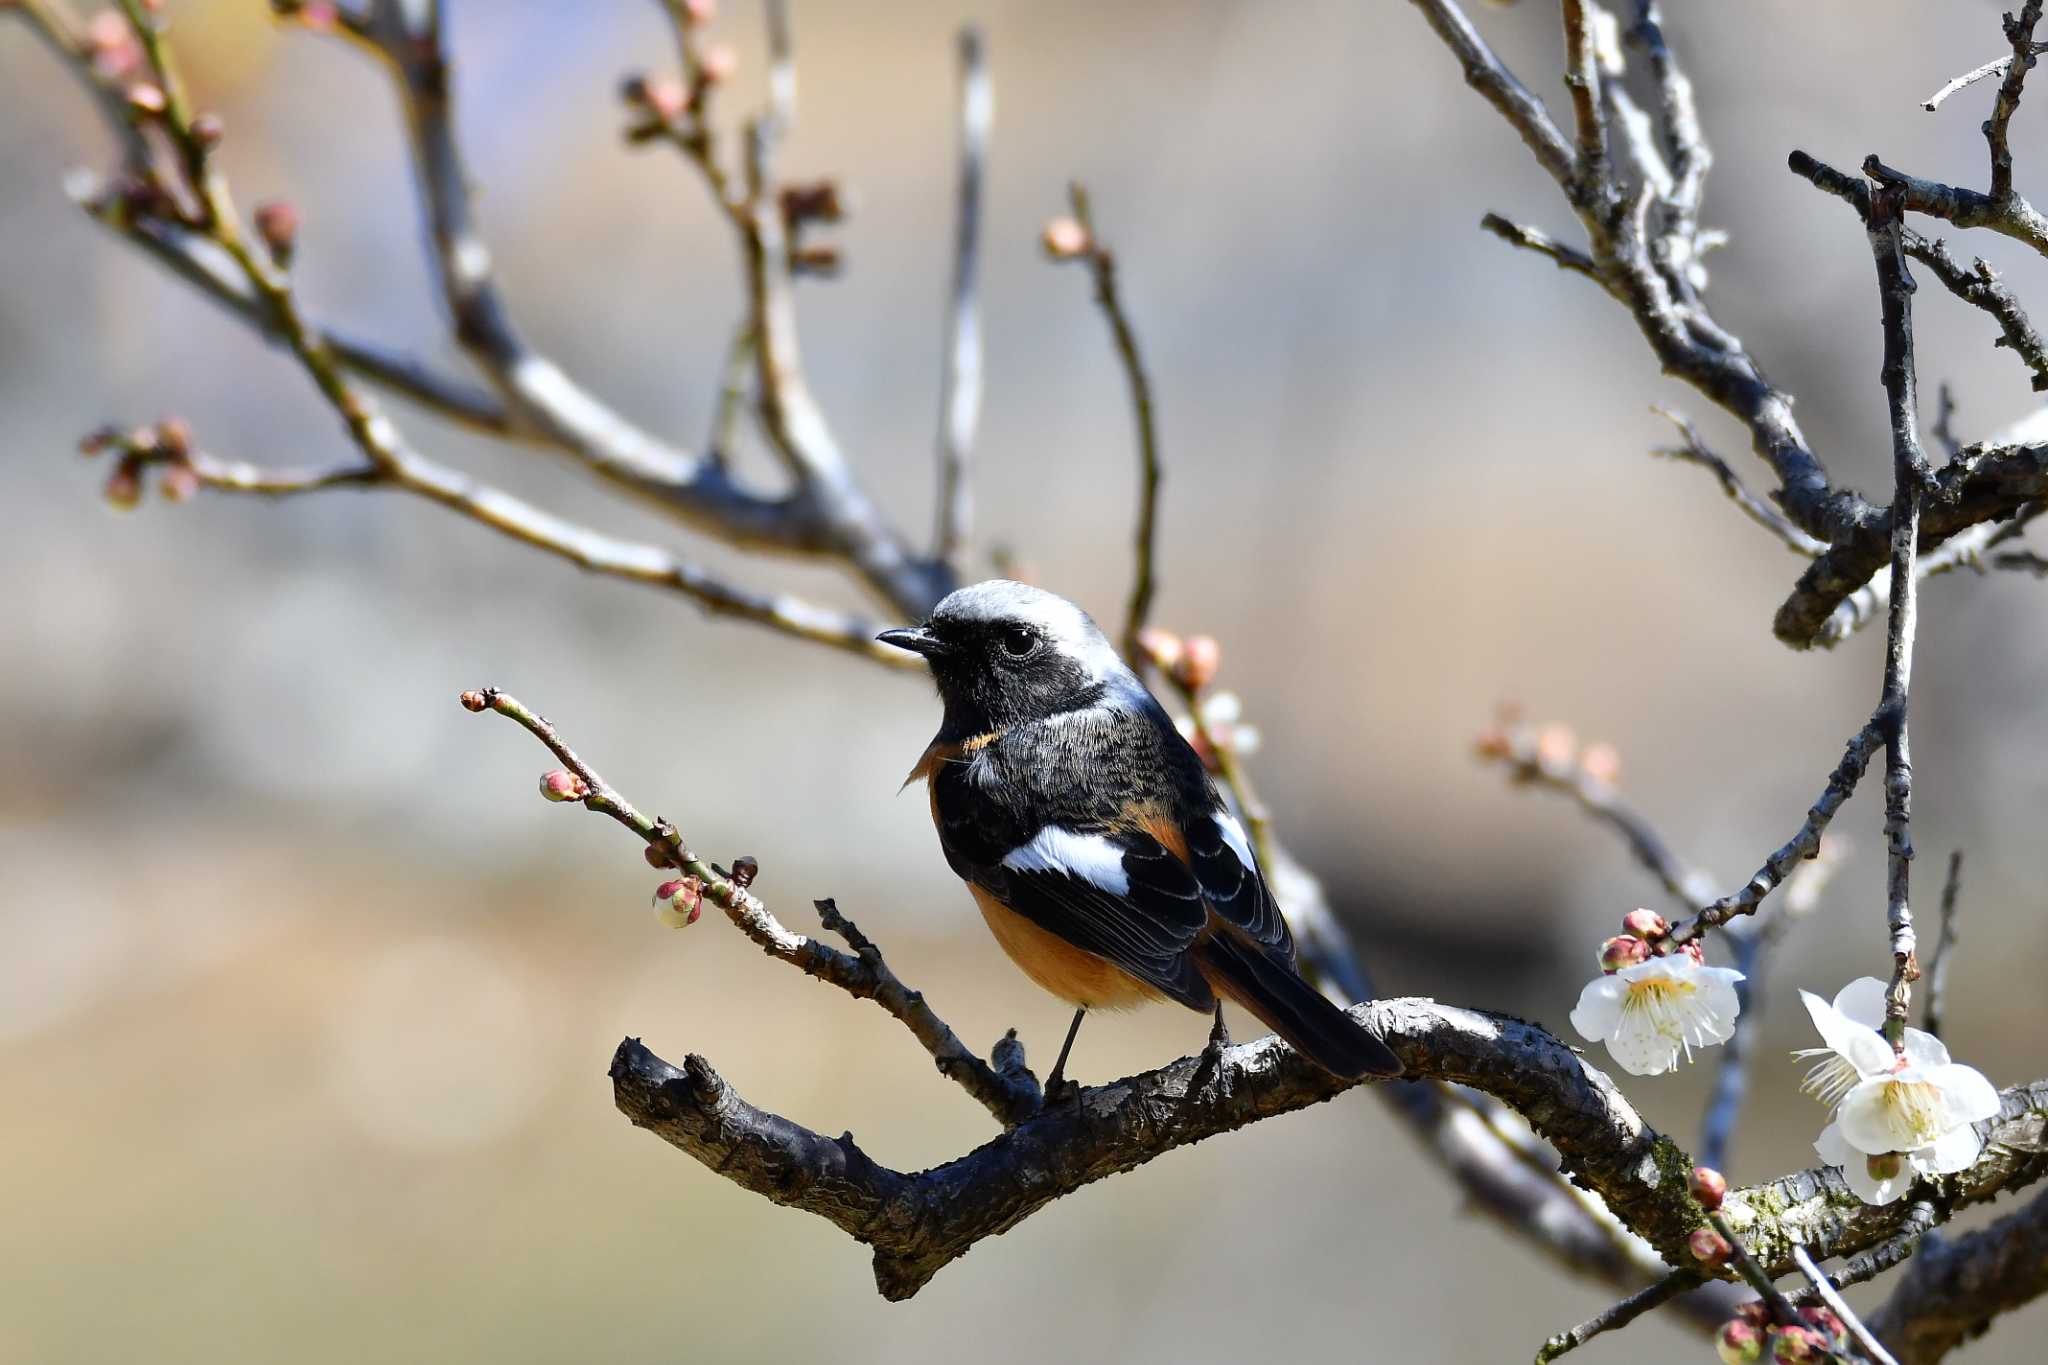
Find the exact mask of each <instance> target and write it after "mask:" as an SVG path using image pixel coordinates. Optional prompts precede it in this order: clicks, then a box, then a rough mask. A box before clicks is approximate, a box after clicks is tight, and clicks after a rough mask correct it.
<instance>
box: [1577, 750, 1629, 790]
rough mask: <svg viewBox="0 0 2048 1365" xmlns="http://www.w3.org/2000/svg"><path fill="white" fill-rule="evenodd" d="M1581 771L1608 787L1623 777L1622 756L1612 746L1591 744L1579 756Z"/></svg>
mask: <svg viewBox="0 0 2048 1365" xmlns="http://www.w3.org/2000/svg"><path fill="white" fill-rule="evenodd" d="M1579 771H1580V772H1582V773H1584V774H1585V775H1586V776H1588V777H1590V778H1592V779H1593V780H1594V781H1595V782H1602V783H1605V784H1607V785H1608V786H1612V785H1614V781H1615V779H1616V778H1618V777H1620V776H1621V755H1620V753H1618V752H1617V751H1616V750H1615V747H1614V746H1613V745H1612V744H1589V745H1587V746H1586V752H1585V753H1583V754H1580V755H1579Z"/></svg>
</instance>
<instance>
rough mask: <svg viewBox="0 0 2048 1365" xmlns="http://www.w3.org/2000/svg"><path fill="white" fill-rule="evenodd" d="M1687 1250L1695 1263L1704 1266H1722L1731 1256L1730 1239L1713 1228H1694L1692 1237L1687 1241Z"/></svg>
mask: <svg viewBox="0 0 2048 1365" xmlns="http://www.w3.org/2000/svg"><path fill="white" fill-rule="evenodd" d="M1685 1248H1686V1250H1687V1251H1690V1252H1691V1253H1692V1258H1693V1259H1694V1260H1695V1261H1698V1262H1699V1263H1700V1264H1701V1265H1704V1266H1717V1265H1722V1264H1724V1263H1725V1262H1726V1261H1727V1260H1728V1257H1729V1254H1730V1248H1729V1246H1728V1239H1727V1238H1725V1237H1723V1236H1722V1235H1721V1234H1720V1233H1718V1232H1716V1231H1714V1229H1712V1228H1694V1229H1693V1230H1692V1235H1690V1236H1689V1237H1687V1238H1686V1239H1685Z"/></svg>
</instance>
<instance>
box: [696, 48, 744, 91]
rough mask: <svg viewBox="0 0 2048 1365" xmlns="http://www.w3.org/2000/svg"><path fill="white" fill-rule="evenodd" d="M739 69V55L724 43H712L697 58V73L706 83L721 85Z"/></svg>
mask: <svg viewBox="0 0 2048 1365" xmlns="http://www.w3.org/2000/svg"><path fill="white" fill-rule="evenodd" d="M739 69H740V57H739V54H738V53H737V52H734V51H733V50H732V49H731V48H730V47H727V46H726V45H725V44H724V43H712V44H710V45H709V46H707V47H706V48H705V49H704V55H703V56H701V57H699V58H698V59H697V73H698V74H699V75H700V76H702V77H703V78H704V84H706V85H723V84H724V83H725V82H726V81H729V80H731V79H732V78H733V75H734V74H735V73H736V72H738V71H739Z"/></svg>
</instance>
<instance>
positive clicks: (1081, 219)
mask: <svg viewBox="0 0 2048 1365" xmlns="http://www.w3.org/2000/svg"><path fill="white" fill-rule="evenodd" d="M1067 197H1068V200H1069V202H1070V203H1071V204H1072V205H1073V210H1074V221H1075V222H1076V223H1078V224H1079V225H1080V228H1081V236H1082V241H1083V243H1084V247H1083V249H1082V250H1081V251H1080V252H1079V253H1078V255H1079V256H1080V258H1081V259H1084V260H1085V261H1086V262H1087V264H1088V273H1089V277H1090V278H1091V279H1093V280H1094V282H1095V302H1096V304H1097V305H1098V306H1099V307H1100V308H1101V309H1102V314H1103V316H1104V317H1106V318H1108V319H1109V332H1110V338H1111V340H1113V341H1114V342H1115V343H1116V353H1117V358H1118V359H1119V360H1121V361H1122V362H1123V369H1124V379H1125V381H1126V382H1127V383H1128V384H1129V386H1130V390H1131V416H1132V419H1133V420H1134V422H1135V423H1136V426H1137V435H1138V519H1137V530H1136V532H1135V533H1134V535H1133V537H1132V540H1133V556H1134V560H1135V564H1134V568H1133V570H1132V575H1131V600H1130V606H1129V607H1128V608H1127V609H1126V610H1125V613H1124V628H1123V634H1122V636H1121V637H1120V643H1121V645H1122V647H1123V652H1124V657H1125V658H1126V659H1130V660H1132V661H1133V662H1136V661H1137V660H1138V659H1139V658H1141V657H1142V655H1141V651H1140V650H1139V648H1138V635H1139V633H1140V632H1141V631H1143V630H1144V629H1145V623H1146V621H1147V620H1149V619H1150V617H1151V614H1152V598H1153V596H1154V594H1155V593H1156V592H1157V590H1158V585H1157V581H1156V570H1155V568H1154V564H1155V560H1156V551H1155V541H1156V540H1157V537H1158V529H1159V482H1160V477H1161V472H1160V464H1159V429H1158V422H1157V418H1156V417H1155V416H1154V415H1153V407H1152V380H1151V378H1150V377H1149V376H1148V375H1147V374H1146V372H1145V361H1144V358H1143V357H1142V356H1141V355H1140V354H1139V352H1138V334H1137V332H1136V330H1135V329H1134V328H1132V326H1131V319H1130V314H1129V313H1128V312H1126V311H1125V309H1124V303H1123V295H1122V294H1121V293H1120V292H1119V291H1118V288H1117V260H1116V255H1115V253H1114V252H1112V251H1111V250H1110V249H1109V248H1108V247H1107V246H1105V245H1104V244H1103V242H1102V238H1101V237H1100V236H1099V235H1098V234H1097V232H1096V229H1095V222H1094V217H1093V215H1092V214H1091V213H1090V211H1089V205H1088V189H1087V187H1086V186H1085V185H1083V184H1082V183H1081V182H1080V181H1078V180H1076V181H1074V182H1073V183H1072V184H1070V185H1069V186H1068V187H1067Z"/></svg>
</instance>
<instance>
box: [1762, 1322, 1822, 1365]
mask: <svg viewBox="0 0 2048 1365" xmlns="http://www.w3.org/2000/svg"><path fill="white" fill-rule="evenodd" d="M1827 1353H1828V1348H1827V1343H1826V1342H1824V1341H1822V1340H1821V1339H1820V1334H1819V1333H1818V1332H1816V1331H1814V1330H1813V1329H1812V1328H1811V1327H1780V1328H1777V1329H1776V1330H1774V1331H1773V1332H1772V1333H1771V1358H1772V1359H1773V1360H1775V1361H1777V1362H1778V1365H1817V1362H1819V1361H1821V1360H1823V1359H1825V1358H1826V1356H1827Z"/></svg>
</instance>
